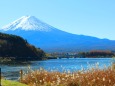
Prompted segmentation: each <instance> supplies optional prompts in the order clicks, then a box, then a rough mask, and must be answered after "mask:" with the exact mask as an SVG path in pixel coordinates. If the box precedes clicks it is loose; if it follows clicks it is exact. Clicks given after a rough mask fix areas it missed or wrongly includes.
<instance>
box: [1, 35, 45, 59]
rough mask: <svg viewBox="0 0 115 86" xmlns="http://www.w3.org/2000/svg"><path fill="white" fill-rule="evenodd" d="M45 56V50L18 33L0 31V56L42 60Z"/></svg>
mask: <svg viewBox="0 0 115 86" xmlns="http://www.w3.org/2000/svg"><path fill="white" fill-rule="evenodd" d="M44 56H45V53H44V51H43V50H41V49H39V48H36V47H35V46H33V45H30V44H29V43H28V42H27V41H26V40H24V39H23V38H21V37H19V36H16V35H9V34H4V33H0V57H1V58H11V59H13V60H41V59H43V58H44Z"/></svg>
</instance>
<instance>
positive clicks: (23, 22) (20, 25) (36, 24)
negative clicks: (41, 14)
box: [0, 16, 54, 32]
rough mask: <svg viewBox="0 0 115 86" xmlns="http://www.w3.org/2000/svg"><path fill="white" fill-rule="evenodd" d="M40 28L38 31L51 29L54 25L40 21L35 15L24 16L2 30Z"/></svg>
mask: <svg viewBox="0 0 115 86" xmlns="http://www.w3.org/2000/svg"><path fill="white" fill-rule="evenodd" d="M17 29H21V30H26V31H27V30H38V31H46V32H47V31H51V30H53V29H54V27H52V26H50V25H48V24H46V23H44V22H42V21H40V20H39V19H37V18H36V17H34V16H23V17H21V18H19V19H17V20H15V21H14V22H12V23H10V24H8V25H6V26H4V27H2V28H1V29H0V30H4V31H7V30H17Z"/></svg>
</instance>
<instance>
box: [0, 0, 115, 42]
mask: <svg viewBox="0 0 115 86" xmlns="http://www.w3.org/2000/svg"><path fill="white" fill-rule="evenodd" d="M24 15H32V16H36V17H37V18H38V19H40V20H42V21H44V22H46V23H48V24H50V25H52V26H54V27H56V28H58V29H61V30H63V31H67V32H70V33H74V34H84V35H89V36H95V37H99V38H108V39H111V40H115V0H1V1H0V21H1V22H0V27H2V26H4V25H7V24H8V23H10V22H12V21H14V20H16V19H18V18H20V17H22V16H24Z"/></svg>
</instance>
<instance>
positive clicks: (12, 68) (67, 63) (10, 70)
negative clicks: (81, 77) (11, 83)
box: [0, 58, 112, 80]
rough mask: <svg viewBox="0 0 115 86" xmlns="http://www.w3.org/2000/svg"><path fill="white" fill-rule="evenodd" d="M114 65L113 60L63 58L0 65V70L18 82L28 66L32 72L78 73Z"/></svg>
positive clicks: (6, 76) (8, 77)
mask: <svg viewBox="0 0 115 86" xmlns="http://www.w3.org/2000/svg"><path fill="white" fill-rule="evenodd" d="M111 63H112V58H69V59H67V58H65V59H64V58H63V59H50V60H45V61H31V62H30V63H23V64H17V63H12V64H8V65H5V64H0V68H1V70H2V75H3V76H4V77H5V78H6V79H10V80H18V78H19V71H20V70H21V69H22V70H24V71H27V70H28V66H30V67H31V69H32V70H37V69H40V67H42V68H44V69H45V70H48V71H52V70H55V71H59V72H63V71H68V70H69V71H70V72H74V71H78V70H82V69H86V70H87V69H89V68H91V67H96V65H98V67H99V68H100V69H103V68H105V67H108V66H110V65H111Z"/></svg>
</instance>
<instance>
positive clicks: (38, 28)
mask: <svg viewBox="0 0 115 86" xmlns="http://www.w3.org/2000/svg"><path fill="white" fill-rule="evenodd" d="M0 31H1V32H5V33H11V34H15V35H19V36H21V37H23V38H25V39H27V40H28V42H29V43H31V44H34V45H36V46H37V47H38V46H39V47H40V48H42V49H43V50H45V51H47V52H72V51H89V50H115V41H114V40H108V39H99V38H96V37H91V36H85V35H77V34H71V33H68V32H65V31H61V30H59V29H57V28H54V27H52V26H50V25H48V24H46V23H44V22H42V21H40V20H39V19H37V18H36V17H34V16H23V17H21V18H19V19H17V20H16V21H14V22H12V23H10V24H8V25H6V26H4V27H3V28H1V29H0Z"/></svg>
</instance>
